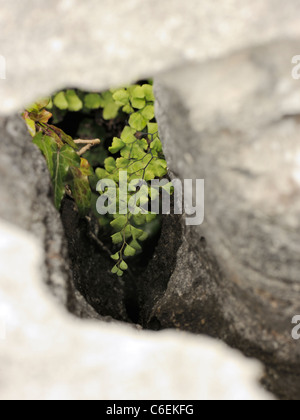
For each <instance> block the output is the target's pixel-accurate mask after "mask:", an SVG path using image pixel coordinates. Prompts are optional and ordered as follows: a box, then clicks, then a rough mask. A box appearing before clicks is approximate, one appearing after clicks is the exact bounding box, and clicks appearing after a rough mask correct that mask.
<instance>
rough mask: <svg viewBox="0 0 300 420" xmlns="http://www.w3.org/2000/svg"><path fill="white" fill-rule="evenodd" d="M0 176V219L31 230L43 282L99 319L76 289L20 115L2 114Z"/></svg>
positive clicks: (48, 189)
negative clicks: (40, 258)
mask: <svg viewBox="0 0 300 420" xmlns="http://www.w3.org/2000/svg"><path fill="white" fill-rule="evenodd" d="M0 176H1V183H0V197H1V200H0V217H1V218H2V219H4V220H6V221H8V222H10V223H13V224H14V225H17V226H19V227H20V228H22V229H24V230H26V231H28V232H30V233H32V234H33V235H34V236H35V237H36V238H38V239H39V240H40V242H41V243H42V244H43V249H44V251H45V261H44V264H43V265H42V267H41V269H42V271H43V275H42V278H43V282H44V283H46V284H48V286H49V287H50V289H51V292H52V294H53V295H54V296H55V297H56V299H57V300H58V301H59V302H60V303H61V304H63V305H64V306H66V307H68V308H69V309H70V310H71V311H72V312H73V313H74V314H76V315H78V316H80V317H82V318H85V317H87V318H100V316H99V314H97V312H96V311H94V310H93V308H92V307H90V305H89V304H88V303H87V302H86V301H84V300H83V299H82V296H81V295H80V293H78V291H76V289H75V287H74V283H73V273H72V272H71V271H70V266H71V262H70V260H69V253H68V246H67V240H66V238H65V234H64V228H63V225H62V222H61V218H60V215H59V213H58V212H57V211H56V209H55V207H54V205H53V191H52V185H51V180H50V176H49V171H48V169H47V165H46V162H45V159H44V158H43V156H42V155H41V153H40V151H39V150H38V149H37V148H36V146H34V145H33V144H32V141H31V137H30V135H29V134H28V132H27V129H26V126H25V124H24V121H23V120H22V119H21V117H19V116H13V117H9V118H0ZM20 269H21V268H20Z"/></svg>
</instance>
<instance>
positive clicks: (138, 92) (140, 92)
mask: <svg viewBox="0 0 300 420" xmlns="http://www.w3.org/2000/svg"><path fill="white" fill-rule="evenodd" d="M131 96H132V98H139V99H143V98H145V92H144V89H143V88H142V86H136V87H135V88H134V89H133V90H132V94H131Z"/></svg>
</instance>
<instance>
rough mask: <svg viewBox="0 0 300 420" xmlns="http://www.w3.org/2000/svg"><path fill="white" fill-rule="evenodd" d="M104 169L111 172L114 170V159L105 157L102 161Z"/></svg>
mask: <svg viewBox="0 0 300 420" xmlns="http://www.w3.org/2000/svg"><path fill="white" fill-rule="evenodd" d="M104 166H105V169H106V170H107V172H108V173H110V174H112V173H113V172H114V171H115V170H116V161H115V159H114V158H113V157H109V158H107V159H105V162H104Z"/></svg>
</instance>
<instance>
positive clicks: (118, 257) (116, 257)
mask: <svg viewBox="0 0 300 420" xmlns="http://www.w3.org/2000/svg"><path fill="white" fill-rule="evenodd" d="M110 258H112V259H113V260H115V261H119V259H120V254H119V253H118V252H117V253H116V254H115V255H112V256H111V257H110Z"/></svg>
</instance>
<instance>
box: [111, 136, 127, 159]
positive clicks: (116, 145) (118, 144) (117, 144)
mask: <svg viewBox="0 0 300 420" xmlns="http://www.w3.org/2000/svg"><path fill="white" fill-rule="evenodd" d="M124 146H125V143H124V142H123V141H122V140H121V139H119V138H118V137H114V139H113V143H112V145H111V147H109V149H108V150H109V151H110V153H112V154H113V155H114V154H116V153H118V152H119V151H120V150H121V149H123V147H124Z"/></svg>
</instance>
